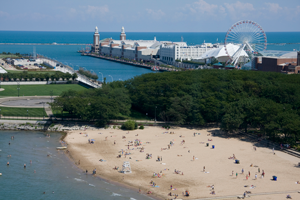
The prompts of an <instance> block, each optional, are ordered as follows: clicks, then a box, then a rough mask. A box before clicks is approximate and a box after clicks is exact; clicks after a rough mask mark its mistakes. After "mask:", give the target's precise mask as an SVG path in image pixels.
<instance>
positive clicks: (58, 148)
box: [56, 147, 67, 150]
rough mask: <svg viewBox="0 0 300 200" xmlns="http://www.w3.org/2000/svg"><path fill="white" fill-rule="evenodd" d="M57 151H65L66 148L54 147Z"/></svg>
mask: <svg viewBox="0 0 300 200" xmlns="http://www.w3.org/2000/svg"><path fill="white" fill-rule="evenodd" d="M56 149H57V150H65V149H67V147H56Z"/></svg>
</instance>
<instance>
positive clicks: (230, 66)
mask: <svg viewBox="0 0 300 200" xmlns="http://www.w3.org/2000/svg"><path fill="white" fill-rule="evenodd" d="M225 67H229V68H235V66H233V65H226V66H225Z"/></svg>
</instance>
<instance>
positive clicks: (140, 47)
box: [92, 27, 218, 64]
mask: <svg viewBox="0 0 300 200" xmlns="http://www.w3.org/2000/svg"><path fill="white" fill-rule="evenodd" d="M217 47H218V46H216V45H213V44H211V43H205V42H204V43H203V44H202V45H195V46H188V45H187V43H186V42H171V41H157V40H156V37H154V39H153V40H127V39H126V33H125V29H124V27H122V29H121V33H120V39H119V40H114V39H109V38H107V39H103V40H100V35H99V32H98V28H97V27H96V28H95V33H94V42H93V45H92V52H94V53H96V54H100V55H103V56H110V57H118V58H124V59H129V60H135V61H143V62H149V61H150V62H151V61H153V58H155V59H159V60H160V61H162V62H164V63H166V64H175V61H176V60H193V59H195V58H198V57H201V56H202V54H204V53H206V52H207V51H209V50H212V49H214V48H217Z"/></svg>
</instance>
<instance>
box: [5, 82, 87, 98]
mask: <svg viewBox="0 0 300 200" xmlns="http://www.w3.org/2000/svg"><path fill="white" fill-rule="evenodd" d="M1 88H4V89H5V90H4V91H0V96H1V97H8V96H18V90H17V86H16V85H1ZM69 89H72V90H76V91H80V90H86V88H85V87H83V86H81V85H78V84H51V85H20V91H19V94H20V96H50V91H51V90H52V91H53V96H59V95H60V94H61V93H62V92H63V91H66V90H69Z"/></svg>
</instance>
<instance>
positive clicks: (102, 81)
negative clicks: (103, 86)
mask: <svg viewBox="0 0 300 200" xmlns="http://www.w3.org/2000/svg"><path fill="white" fill-rule="evenodd" d="M99 73H100V74H101V75H102V83H103V74H102V73H101V72H99Z"/></svg>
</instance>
